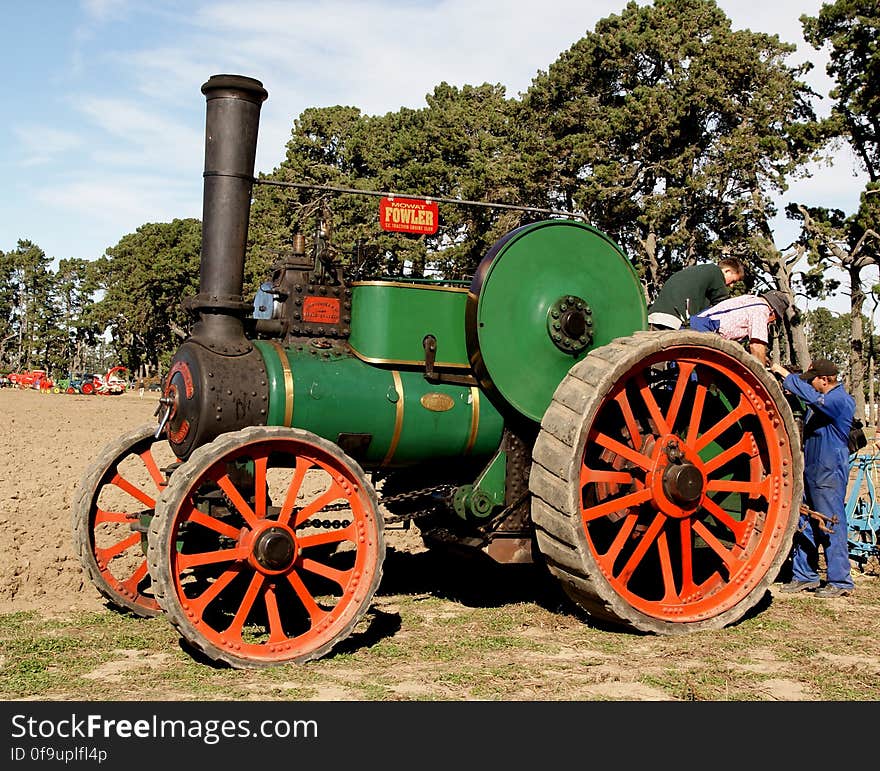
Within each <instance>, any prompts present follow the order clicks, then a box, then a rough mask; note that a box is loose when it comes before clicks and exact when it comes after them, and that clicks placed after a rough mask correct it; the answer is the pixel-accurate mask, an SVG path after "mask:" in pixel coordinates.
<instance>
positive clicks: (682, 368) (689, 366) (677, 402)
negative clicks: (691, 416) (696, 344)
mask: <svg viewBox="0 0 880 771" xmlns="http://www.w3.org/2000/svg"><path fill="white" fill-rule="evenodd" d="M678 366H679V370H678V380H677V381H676V383H675V392H674V393H673V394H672V401H671V402H670V403H669V410H668V411H667V412H666V426H667V427H668V432H671V431H672V429H673V428H674V427H675V421H676V419H677V418H678V410H679V409H680V408H681V402H682V399H684V392H685V389H686V388H687V384H688V381H689V380H690V378H691V374H693V371H694V367H696V364H695V363H694V362H679V364H678ZM668 432H667V433H668Z"/></svg>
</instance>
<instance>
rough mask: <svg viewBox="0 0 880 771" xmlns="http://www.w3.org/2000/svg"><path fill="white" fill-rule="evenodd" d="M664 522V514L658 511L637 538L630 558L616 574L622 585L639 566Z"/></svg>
mask: <svg viewBox="0 0 880 771" xmlns="http://www.w3.org/2000/svg"><path fill="white" fill-rule="evenodd" d="M664 522H666V515H665V514H662V513H661V512H659V511H658V512H657V516H656V517H654V521H653V522H652V523H651V525H650V526H649V527H648V529H647V530H646V531H645V532H644V534H643V535H642V537H641V538H640V539H639V543H638V545H637V546H636V548H635V549H633V553H632V554H631V555H630V558H629V559H628V560H627V561H626V564H625V565H624V566H623V568H622V569H621V571H620V574H619V575H618V576H617V580H618V581H620V582H621V583H622V584H623V585H624V586H626V585H627V583H629V579H630V578H631V577H632V574H633V573H634V572H635V570H636V568H637V567H638V566H639V563H640V562H641V561H642V558H643V557H644V556H645V553H646V552H647V551H648V549H649V548H650V547H651V544H653V543H654V540H655V539H656V538H657V536H658V535H659V534H660V531H661V530H662V529H663V524H664Z"/></svg>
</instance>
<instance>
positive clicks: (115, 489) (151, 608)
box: [72, 424, 176, 617]
mask: <svg viewBox="0 0 880 771" xmlns="http://www.w3.org/2000/svg"><path fill="white" fill-rule="evenodd" d="M155 433H156V426H155V425H149V424H147V425H143V426H140V427H138V428H135V429H133V430H132V431H129V432H128V433H126V434H123V435H122V436H120V437H119V438H117V439H116V440H115V441H113V442H111V443H110V444H109V445H107V447H106V448H104V451H103V452H102V453H101V455H100V456H99V457H98V459H97V460H96V461H95V462H94V463H93V464H92V465H91V466H89V468H88V469H87V470H86V472H85V474H84V475H83V478H82V480H81V481H80V483H79V485H78V486H77V490H76V493H75V495H74V498H73V505H72V512H73V542H74V547H75V549H76V552H77V554H78V555H79V560H80V563H81V564H82V567H83V570H84V572H85V574H86V576H87V577H88V578H89V580H90V581H91V582H92V583H93V584H94V585H95V588H96V589H97V590H98V591H99V592H100V593H101V594H102V595H103V596H104V597H105V598H106V599H107V600H109V601H110V604H111V605H113V606H114V607H116V608H119V609H121V610H128V611H131V612H132V613H134V614H135V615H138V616H144V617H150V616H156V615H158V614H159V613H160V612H161V610H160V608H159V603H157V602H156V599H155V597H154V596H153V591H152V586H151V582H150V575H149V572H148V571H147V558H146V545H147V526H148V525H149V522H150V520H151V519H152V517H153V515H154V513H155V508H156V499H157V498H158V497H159V493H160V492H161V491H162V490H163V489H164V487H165V484H166V481H167V476H168V474H170V473H171V469H172V468H173V466H174V463H175V461H176V458H175V457H174V453H173V452H172V451H171V448H170V445H169V444H168V441H167V440H166V439H165V438H164V437H163V438H161V439H156V438H155V437H154V434H155Z"/></svg>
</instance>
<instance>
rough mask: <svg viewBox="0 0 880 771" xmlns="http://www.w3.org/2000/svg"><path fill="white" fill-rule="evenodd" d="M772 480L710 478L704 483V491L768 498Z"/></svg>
mask: <svg viewBox="0 0 880 771" xmlns="http://www.w3.org/2000/svg"><path fill="white" fill-rule="evenodd" d="M772 481H773V480H772V479H771V478H770V477H765V478H764V479H762V480H757V479H756V480H755V481H754V482H748V481H744V482H740V481H737V480H735V479H710V480H709V481H708V482H707V483H706V492H719V493H743V494H745V495H748V496H750V497H752V498H769V495H770V483H771V482H772Z"/></svg>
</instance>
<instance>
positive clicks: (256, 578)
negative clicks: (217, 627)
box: [225, 572, 266, 640]
mask: <svg viewBox="0 0 880 771" xmlns="http://www.w3.org/2000/svg"><path fill="white" fill-rule="evenodd" d="M265 580H266V576H264V575H263V574H262V573H256V572H255V573H254V574H253V576H252V577H251V582H250V584H248V588H247V591H246V592H245V593H244V597H242V598H241V604H240V605H239V606H238V610H237V611H236V612H235V617H234V618H233V619H232V621H231V622H230V623H229V626H228V627H227V628H226V632H225V633H226V634H229V633H234V634H235V636H236V638H237V639H239V640H240V639H241V632H242V630H243V629H244V624H245V621H247V619H248V616H249V615H250V614H251V610H253V607H254V602H256V600H257V595H259V593H260V589H261V588H262V587H263V581H265Z"/></svg>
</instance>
